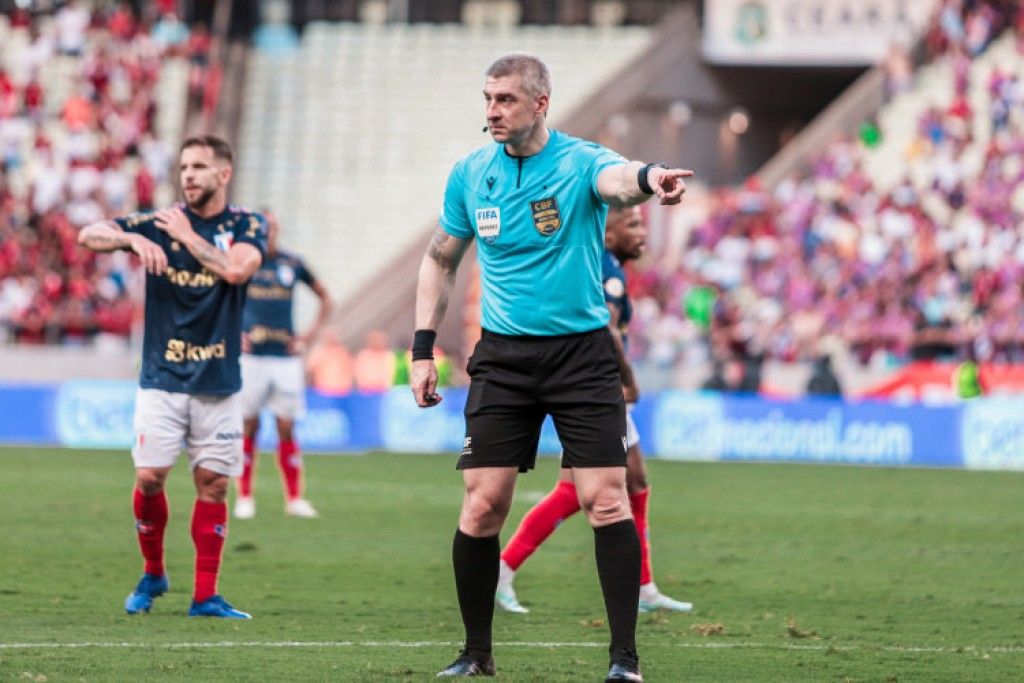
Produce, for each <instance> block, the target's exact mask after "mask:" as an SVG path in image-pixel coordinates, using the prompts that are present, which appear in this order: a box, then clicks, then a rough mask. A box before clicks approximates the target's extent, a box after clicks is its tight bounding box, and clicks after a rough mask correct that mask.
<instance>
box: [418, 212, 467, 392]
mask: <svg viewBox="0 0 1024 683" xmlns="http://www.w3.org/2000/svg"><path fill="white" fill-rule="evenodd" d="M469 242H470V240H468V239H463V238H460V237H455V236H454V235H451V234H449V233H448V232H447V231H445V229H444V228H442V227H441V226H440V225H439V226H437V228H436V229H435V230H434V234H433V236H432V237H431V238H430V246H429V247H427V253H426V254H424V255H423V261H422V262H421V263H420V273H419V279H418V281H417V284H416V333H415V335H416V336H415V338H414V340H413V349H412V370H411V372H410V382H409V383H410V385H411V387H412V393H413V397H415V399H416V405H418V406H420V407H421V408H427V407H430V406H433V405H437V404H438V403H440V402H441V397H440V396H438V395H437V393H436V389H437V367H436V366H435V365H434V353H433V348H434V338H435V337H436V336H437V326H438V325H440V324H441V321H442V320H443V319H444V314H445V311H446V310H447V309H448V296H449V294H450V293H451V290H452V285H453V283H454V282H455V273H456V272H457V271H458V268H459V263H460V262H461V261H462V256H463V254H465V253H466V249H467V248H468V247H469Z"/></svg>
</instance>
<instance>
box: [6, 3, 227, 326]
mask: <svg viewBox="0 0 1024 683" xmlns="http://www.w3.org/2000/svg"><path fill="white" fill-rule="evenodd" d="M136 4H137V5H141V10H140V11H136V9H135V8H134V6H132V5H128V4H126V3H102V2H99V3H92V4H84V3H82V2H80V0H68V1H67V2H64V3H62V4H61V6H60V9H58V10H57V11H55V12H45V13H41V14H33V13H30V12H29V11H28V10H27V9H24V8H21V5H16V6H15V8H14V9H12V10H10V11H7V12H5V13H3V14H0V341H2V340H3V339H4V338H6V339H7V340H9V341H13V342H18V343H30V344H38V343H60V344H81V343H85V342H89V341H91V340H93V339H97V338H98V340H99V341H100V342H101V343H113V344H115V345H123V344H124V342H125V340H127V339H128V337H129V336H130V335H131V333H132V330H133V328H134V327H135V326H136V325H137V323H138V317H139V316H140V315H141V308H140V301H139V297H140V296H141V293H142V291H143V287H142V284H141V281H140V280H141V277H142V276H141V273H140V271H139V269H138V267H137V264H136V263H135V260H134V258H133V257H132V256H130V255H128V254H126V253H114V254H109V255H106V254H101V255H95V254H92V253H91V252H88V251H87V250H84V249H79V248H78V247H77V246H76V236H77V231H78V229H79V228H80V227H81V226H82V225H85V224H87V223H89V222H92V221H95V220H100V219H102V218H105V217H110V216H114V215H121V214H125V213H128V212H131V211H133V210H135V209H147V208H151V207H152V206H154V204H155V203H157V202H158V201H163V200H166V199H167V198H168V197H169V195H168V193H169V192H170V184H171V182H173V179H172V178H170V177H169V173H170V171H171V164H172V155H173V152H174V150H173V149H172V147H171V146H170V144H171V143H169V142H168V141H167V140H164V139H162V138H161V137H160V136H159V135H158V131H157V129H156V122H157V117H158V98H157V84H158V82H159V79H160V76H161V71H162V69H163V68H164V65H165V64H166V63H167V61H168V58H170V57H182V58H183V59H186V58H187V59H188V60H189V61H190V62H193V63H196V62H199V61H200V59H199V56H200V55H201V54H202V51H203V50H204V49H206V48H207V47H208V46H206V45H204V41H203V35H202V32H201V31H191V32H190V31H189V30H188V29H186V28H185V27H184V26H183V25H182V24H181V22H179V21H178V19H177V18H176V15H175V14H174V11H175V5H176V3H175V2H174V1H173V0H171V1H168V0H159V1H158V2H152V3H136Z"/></svg>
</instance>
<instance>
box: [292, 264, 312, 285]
mask: <svg viewBox="0 0 1024 683" xmlns="http://www.w3.org/2000/svg"><path fill="white" fill-rule="evenodd" d="M295 277H296V279H298V281H299V282H305V283H306V285H307V286H309V287H312V286H313V283H315V282H316V277H315V276H314V275H313V273H311V272H310V270H309V268H307V267H306V262H305V261H303V260H302V259H299V258H297V259H295Z"/></svg>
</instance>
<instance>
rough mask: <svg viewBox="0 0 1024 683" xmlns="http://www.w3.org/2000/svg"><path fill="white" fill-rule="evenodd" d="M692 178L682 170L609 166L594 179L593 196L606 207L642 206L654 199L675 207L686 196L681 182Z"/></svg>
mask: <svg viewBox="0 0 1024 683" xmlns="http://www.w3.org/2000/svg"><path fill="white" fill-rule="evenodd" d="M692 175H693V171H691V170H689V169H685V168H665V167H664V165H659V164H646V163H644V162H642V161H630V162H628V163H625V164H616V165H615V166H609V167H607V168H605V169H604V170H603V171H601V172H600V173H599V174H598V176H597V193H598V194H599V195H601V198H602V199H604V200H605V201H606V202H607V203H608V205H609V206H614V207H625V206H635V205H637V204H642V203H643V202H645V201H647V200H648V199H650V198H651V196H652V195H657V197H658V200H659V201H660V202H661V203H662V204H678V203H679V202H681V201H683V193H684V192H686V182H685V181H684V180H683V179H684V178H689V177H690V176H692Z"/></svg>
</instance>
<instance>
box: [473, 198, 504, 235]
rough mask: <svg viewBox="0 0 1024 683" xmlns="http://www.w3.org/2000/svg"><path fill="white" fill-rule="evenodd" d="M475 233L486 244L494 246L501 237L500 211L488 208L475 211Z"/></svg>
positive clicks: (494, 207) (493, 207) (496, 208)
mask: <svg viewBox="0 0 1024 683" xmlns="http://www.w3.org/2000/svg"><path fill="white" fill-rule="evenodd" d="M476 232H477V234H478V235H480V239H482V240H483V241H484V242H486V243H487V244H494V242H495V241H496V240H497V239H498V236H499V235H501V209H500V208H498V207H497V206H488V207H486V208H483V209H477V210H476Z"/></svg>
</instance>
